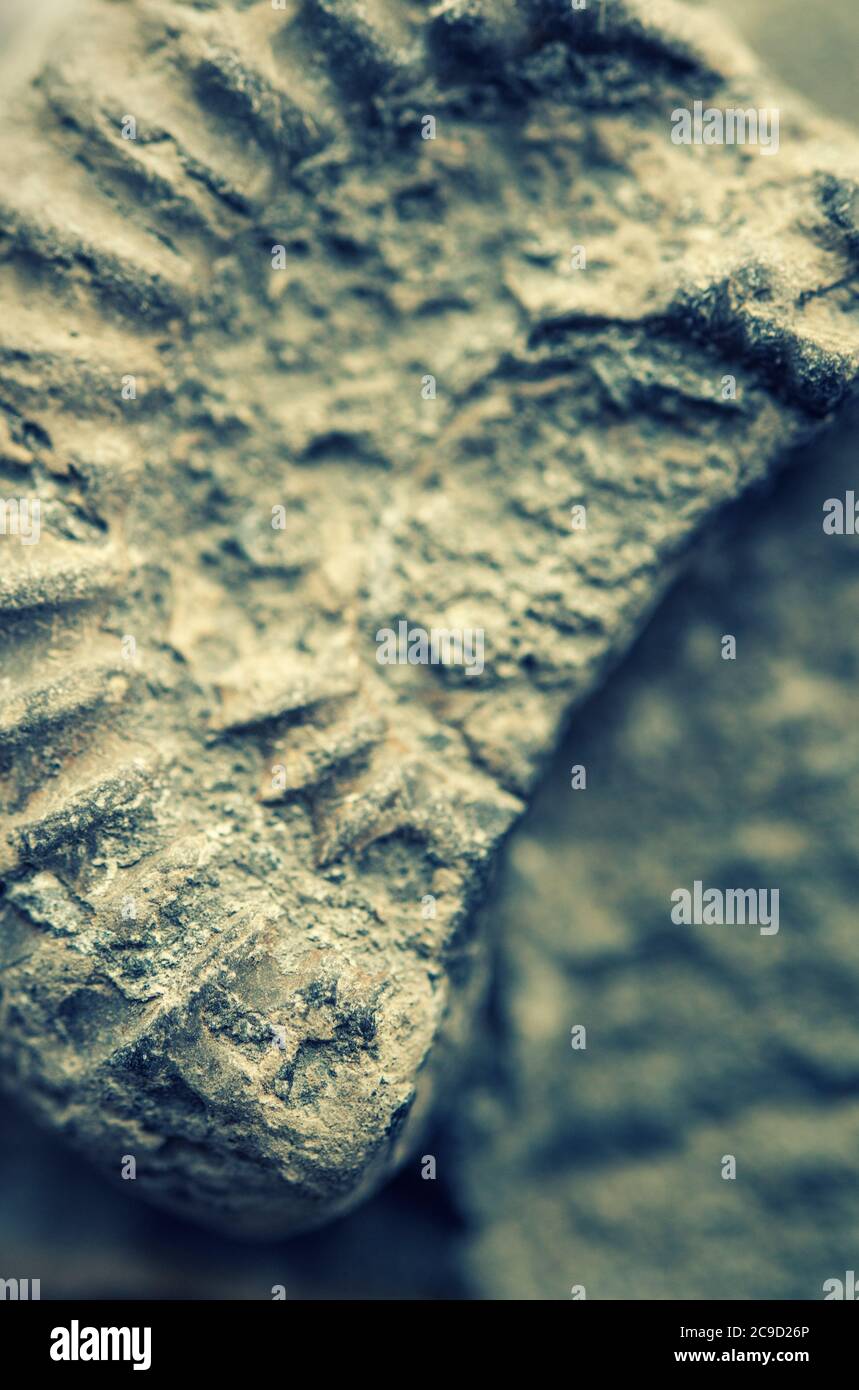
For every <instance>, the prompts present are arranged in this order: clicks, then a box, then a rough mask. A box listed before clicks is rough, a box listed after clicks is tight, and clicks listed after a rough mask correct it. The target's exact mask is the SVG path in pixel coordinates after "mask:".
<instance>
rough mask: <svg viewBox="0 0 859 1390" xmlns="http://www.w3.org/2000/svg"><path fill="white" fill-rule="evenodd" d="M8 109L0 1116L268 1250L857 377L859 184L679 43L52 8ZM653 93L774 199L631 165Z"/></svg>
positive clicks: (339, 1176)
mask: <svg viewBox="0 0 859 1390" xmlns="http://www.w3.org/2000/svg"><path fill="white" fill-rule="evenodd" d="M93 32H97V33H98V36H99V43H98V54H99V55H103V54H105V53H109V54H110V55H111V61H110V63H105V62H103V61H102V59H101V58H100V57H98V56H97V55H96V53H95V50H94V46H93V44H92V41H91V35H92V33H93ZM35 71H36V77H35V79H34V81H33V83H32V84H31V85H21V86H19V87H18V89H17V90H15V91H14V92H13V93H10V97H9V99H7V101H6V102H5V109H4V113H3V116H2V132H0V133H2V135H3V151H4V153H3V156H2V161H3V164H2V175H3V189H4V191H3V193H2V195H0V256H2V260H0V288H2V291H3V296H4V302H5V303H6V304H7V306H8V307H7V309H6V311H5V313H4V318H3V322H2V325H0V401H2V405H3V413H4V416H5V418H6V434H5V438H6V439H7V444H6V446H5V453H4V459H5V460H8V463H7V462H3V464H2V467H3V469H4V470H5V469H6V468H7V467H11V470H12V471H11V472H10V473H8V474H7V473H6V472H5V471H4V472H3V473H2V474H0V478H2V485H3V495H4V496H6V497H10V496H18V495H25V494H26V495H38V496H39V497H40V498H41V499H42V536H41V539H40V541H39V544H38V545H37V546H33V547H28V548H24V547H21V546H19V545H18V542H17V538H15V537H10V536H6V537H4V538H2V542H0V543H2V546H3V576H2V580H0V602H2V605H3V613H2V616H3V639H2V640H3V666H2V682H3V685H2V689H1V690H0V696H2V700H3V709H2V712H0V729H2V731H3V739H2V742H0V759H2V763H0V768H2V775H3V793H4V800H5V807H6V815H7V821H6V823H5V825H4V829H3V840H2V849H0V868H2V872H3V874H4V876H5V879H6V884H7V887H6V894H5V898H4V906H3V914H4V922H3V949H4V953H5V959H4V961H3V964H2V967H0V968H2V970H3V1005H2V1007H3V1040H2V1049H3V1053H2V1062H3V1073H4V1078H5V1084H6V1085H7V1086H9V1087H10V1088H11V1089H13V1090H15V1091H16V1092H18V1093H19V1094H20V1095H22V1096H23V1097H24V1098H25V1100H26V1101H27V1103H28V1104H29V1105H30V1107H31V1108H32V1109H33V1110H34V1111H35V1112H36V1113H37V1114H38V1115H39V1116H41V1117H42V1118H43V1119H45V1120H46V1121H47V1122H48V1123H49V1124H51V1125H52V1126H54V1127H55V1128H56V1129H58V1130H59V1131H60V1132H61V1133H63V1134H64V1135H65V1136H67V1137H68V1138H69V1139H70V1140H71V1141H72V1142H74V1143H75V1144H77V1145H78V1146H80V1147H81V1148H82V1149H83V1150H85V1151H86V1152H88V1153H89V1154H91V1155H92V1156H93V1157H94V1158H95V1159H96V1160H97V1161H98V1162H99V1163H101V1164H102V1166H103V1167H104V1168H105V1169H107V1170H108V1171H114V1172H116V1171H117V1170H118V1167H119V1162H120V1157H121V1155H122V1154H125V1153H129V1152H130V1153H133V1154H135V1156H136V1157H137V1160H138V1179H137V1189H138V1190H140V1191H142V1192H143V1193H144V1194H145V1195H146V1196H148V1197H149V1198H151V1199H152V1200H155V1201H159V1202H161V1203H163V1204H165V1205H167V1206H170V1207H173V1208H174V1209H177V1210H179V1211H181V1212H183V1213H185V1214H188V1215H191V1216H195V1217H197V1218H199V1219H202V1220H206V1221H209V1222H211V1223H213V1224H217V1225H220V1226H223V1227H224V1228H226V1229H228V1230H230V1231H247V1232H249V1233H258V1234H271V1233H273V1232H275V1231H277V1230H285V1231H291V1230H296V1229H299V1228H301V1227H303V1226H308V1225H312V1224H314V1223H317V1222H319V1221H321V1220H324V1219H326V1218H328V1217H330V1216H331V1215H333V1214H335V1213H336V1212H338V1211H340V1210H342V1209H344V1208H345V1207H346V1206H348V1205H349V1204H351V1203H353V1202H355V1201H356V1200H358V1199H359V1198H360V1197H361V1196H362V1195H363V1194H365V1193H366V1192H368V1191H369V1190H370V1189H371V1188H372V1187H373V1185H374V1184H375V1183H377V1182H378V1181H379V1180H380V1179H381V1178H382V1177H383V1176H384V1175H385V1174H386V1173H387V1172H389V1171H390V1170H391V1168H392V1166H393V1165H395V1164H396V1163H397V1161H398V1160H399V1159H400V1157H401V1156H402V1155H403V1153H405V1152H406V1150H407V1148H408V1146H409V1145H410V1144H411V1143H413V1142H414V1141H415V1139H416V1137H417V1136H418V1135H419V1133H420V1131H421V1127H422V1125H423V1123H424V1121H425V1118H426V1115H427V1113H428V1111H429V1108H430V1106H431V1104H432V1099H433V1093H434V1090H436V1089H437V1088H438V1087H439V1086H440V1085H441V1086H443V1085H444V1084H445V1082H446V1080H447V1079H448V1078H449V1076H450V1074H451V1067H452V1066H453V1065H455V1059H456V1057H457V1054H458V1053H459V1052H460V1050H461V1047H462V1043H463V1039H464V1036H465V1035H466V1033H467V1028H468V1020H469V1017H470V1014H471V1013H472V1011H473V1008H474V1003H475V1000H476V998H477V997H478V995H479V992H480V989H481V985H482V980H483V974H484V962H485V949H484V944H483V941H482V929H481V925H480V920H479V919H480V914H479V911H478V909H479V907H480V905H481V902H482V900H483V895H484V893H485V889H486V885H487V882H488V878H489V874H490V872H491V869H492V865H493V863H494V860H495V858H496V855H497V850H498V846H499V844H500V843H501V841H502V839H503V837H504V835H505V834H506V832H507V831H508V829H509V828H510V826H511V825H512V823H513V822H514V820H515V819H516V817H517V816H518V815H519V814H520V812H521V811H522V809H523V806H524V802H525V798H526V797H527V796H528V794H529V792H530V790H531V788H532V787H533V784H534V781H535V778H536V776H537V773H538V771H539V769H540V766H541V763H542V761H543V759H544V758H545V756H546V754H547V752H548V751H549V750H550V749H551V747H552V746H553V744H554V741H555V739H556V737H557V733H558V730H559V728H560V725H561V723H562V721H563V719H564V717H565V715H566V713H567V711H568V710H569V709H570V707H571V705H572V704H573V703H574V702H575V701H577V700H580V699H581V698H582V697H583V696H584V695H585V694H586V693H588V692H589V691H590V690H591V689H593V687H594V686H595V684H596V683H597V682H598V680H599V678H600V677H601V675H602V674H603V673H604V671H605V670H606V669H607V668H608V666H609V665H610V664H611V663H612V662H613V661H614V660H616V658H617V656H618V654H619V653H620V651H621V650H622V649H623V647H624V646H625V645H626V644H627V643H628V642H629V640H630V639H631V637H632V635H633V634H634V633H635V631H636V630H637V628H638V627H639V625H640V624H641V622H642V620H643V618H644V617H645V616H646V614H647V613H648V612H649V610H650V608H651V606H652V605H653V603H654V602H655V601H656V599H657V598H658V596H659V595H660V593H661V592H662V591H663V590H664V588H665V586H666V584H667V583H668V582H669V580H670V579H671V577H672V576H673V574H674V573H675V572H676V568H677V564H678V562H679V560H680V559H681V558H682V556H683V553H684V550H685V549H686V547H687V546H688V543H689V540H690V537H691V536H692V535H693V534H694V532H695V530H696V528H698V527H699V526H700V525H701V524H702V523H704V522H706V521H708V520H709V518H710V517H711V516H712V515H713V513H714V512H715V510H716V509H717V508H718V507H719V506H720V505H722V504H723V503H725V502H726V501H728V500H730V499H732V498H733V497H735V496H737V495H738V494H739V493H740V492H741V491H742V490H743V489H744V488H746V487H747V486H748V485H749V484H751V483H754V482H756V481H758V480H760V479H761V478H763V477H764V476H765V474H766V472H767V470H768V469H769V468H770V467H771V465H772V464H773V463H774V462H775V461H776V460H777V459H778V458H779V457H780V456H781V454H782V453H783V451H784V449H785V448H786V446H787V445H788V444H789V443H791V442H792V441H795V440H796V439H797V438H801V437H803V436H804V435H806V434H807V433H809V432H811V431H812V430H813V429H815V428H817V427H818V426H819V424H820V423H821V421H823V420H824V419H826V418H827V416H828V415H829V414H830V413H831V412H832V410H834V408H835V407H836V406H837V405H838V404H839V402H840V401H841V400H842V398H843V397H844V396H845V395H846V394H847V392H848V391H849V390H850V388H851V387H852V386H853V384H854V382H855V377H856V371H857V362H859V357H857V349H859V331H857V320H856V315H855V310H854V309H853V302H852V293H851V290H850V285H851V281H852V278H853V275H854V266H855V263H856V251H857V244H859V243H857V228H856V225H855V220H854V219H855V212H854V208H855V197H854V195H855V191H856V188H857V187H859V183H857V170H859V161H858V160H857V149H856V147H855V144H854V143H853V142H851V141H850V139H849V138H848V137H846V136H843V135H841V134H839V132H838V131H836V130H834V129H833V128H831V127H829V126H828V125H825V124H824V123H822V122H820V121H819V120H817V118H815V117H813V116H811V115H809V114H808V113H807V112H806V111H805V109H804V108H803V106H802V104H801V103H800V102H799V101H795V100H793V99H787V98H786V99H782V98H780V97H778V96H777V94H774V93H772V92H771V91H770V89H769V87H768V86H767V83H766V81H765V79H764V78H763V77H762V76H761V74H760V73H759V71H758V70H757V68H756V67H755V65H754V64H753V62H752V60H751V59H750V58H749V56H748V55H747V54H746V53H745V51H744V50H743V49H741V48H740V47H739V46H737V45H735V44H734V43H733V41H732V40H730V39H729V38H727V37H725V36H724V35H723V34H722V33H721V31H720V30H718V29H716V28H714V27H712V26H711V24H710V23H709V22H708V21H706V20H704V19H702V18H700V17H697V16H695V15H694V14H692V13H691V12H688V11H687V10H686V9H685V8H684V7H682V6H672V5H658V6H657V5H645V4H612V5H608V6H606V7H603V8H602V9H601V10H600V11H597V10H595V9H592V10H590V11H583V12H572V11H571V10H570V7H569V6H568V5H566V4H562V3H560V0H558V3H551V2H550V0H539V3H526V4H522V5H496V4H486V5H483V4H480V3H475V4H470V3H466V4H460V3H454V4H449V5H443V6H441V7H436V8H433V9H429V8H424V7H422V6H418V5H407V4H397V3H390V4H373V5H367V6H363V5H358V4H350V3H342V4H337V5H335V4H329V3H327V0H315V3H314V2H312V0H311V2H309V3H304V4H300V3H296V4H295V5H293V6H292V7H291V8H290V9H289V10H288V12H286V13H281V12H277V11H273V10H272V8H271V6H270V5H269V4H268V3H260V4H256V5H250V6H247V5H243V6H238V7H232V6H226V5H212V6H207V7H203V8H198V7H193V6H185V5H173V6H168V7H165V6H163V5H160V4H157V3H155V2H154V0H152V3H149V0H140V2H139V3H134V4H123V5H116V4H109V3H106V0H89V2H88V3H85V4H82V5H81V6H80V8H79V10H78V12H77V13H76V15H75V17H74V24H73V26H72V27H71V28H70V29H69V30H68V31H67V32H66V33H65V34H64V35H63V36H62V39H57V40H56V41H55V42H54V43H53V44H52V45H51V56H50V59H49V60H47V61H45V62H43V63H42V64H41V65H40V66H37V68H36V70H35ZM13 98H14V99H13ZM693 99H703V100H705V101H707V102H715V103H718V104H719V105H729V104H730V105H738V106H740V105H741V106H744V107H746V106H750V105H754V106H758V107H760V106H765V105H773V104H775V103H776V102H777V103H778V104H779V105H780V106H781V111H782V121H781V148H780V151H779V155H778V157H777V158H765V157H763V156H762V155H761V154H760V152H759V151H757V150H749V149H737V148H725V149H712V148H697V147H693V148H683V147H678V146H675V145H673V144H672V143H671V142H670V139H669V114H670V112H671V110H672V109H673V108H674V107H675V106H676V105H678V104H684V105H685V104H689V103H691V101H692V100H693ZM426 114H432V115H434V116H435V118H436V121H437V138H436V139H435V140H423V139H421V124H422V118H423V116H424V115H426ZM128 115H131V116H133V117H134V118H135V121H136V123H137V130H136V139H134V140H125V139H123V138H122V135H121V129H122V124H123V122H124V121H125V118H126V116H128ZM573 245H584V246H585V248H586V251H587V256H588V265H587V269H586V270H584V271H574V270H572V269H570V252H571V248H572V246H573ZM275 246H281V247H283V249H284V256H285V269H284V270H275V269H273V268H272V265H273V261H272V248H273V247H275ZM427 374H431V375H432V376H434V377H435V379H436V384H437V396H436V398H434V399H425V398H424V395H423V394H422V389H421V388H422V382H423V379H424V377H425V376H426V375H427ZM726 375H732V376H735V377H736V380H737V384H738V394H737V399H736V400H723V399H722V391H721V384H722V379H723V377H724V376H726ZM131 376H133V377H134V378H135V384H136V391H137V394H136V397H135V398H134V399H123V397H122V385H123V381H124V379H127V378H128V377H131ZM577 505H585V506H586V507H587V517H588V525H587V529H586V530H585V531H581V530H578V531H577V530H573V529H572V527H571V525H570V516H571V508H572V507H574V506H577ZM278 507H282V508H284V517H285V525H284V527H283V529H282V530H276V531H273V529H272V526H271V519H272V509H273V508H278ZM401 619H406V620H408V621H409V622H410V623H411V624H413V625H420V626H423V627H426V628H433V627H444V628H447V629H458V628H471V629H482V630H484V631H485V634H486V651H487V661H486V669H485V671H484V672H483V674H482V675H481V676H479V677H478V678H475V679H469V678H468V677H467V676H465V675H464V673H463V672H462V670H461V669H458V668H457V667H455V666H446V667H440V666H439V667H424V666H397V667H381V666H379V665H378V664H377V663H376V660H375V655H376V643H375V634H376V632H377V630H379V629H380V628H382V627H386V626H390V627H396V625H397V623H398V621H399V620H401ZM129 638H133V639H134V640H133V644H130V643H129V640H128V639H129ZM96 665H97V667H98V669H99V670H102V671H103V672H104V676H103V683H102V684H99V683H98V682H94V681H93V679H92V671H93V669H94V667H95V666H96ZM78 673H79V674H78ZM279 767H282V768H283V769H285V772H284V777H283V780H282V784H281V783H278V782H276V781H275V780H273V779H274V771H273V770H274V769H275V768H279ZM261 788H262V790H261ZM273 791H277V792H278V793H279V795H278V796H276V797H273V796H272V794H271V793H272V792H273ZM425 900H431V901H432V903H433V905H434V907H435V915H434V916H433V915H427V912H426V911H425V906H424V905H425Z"/></svg>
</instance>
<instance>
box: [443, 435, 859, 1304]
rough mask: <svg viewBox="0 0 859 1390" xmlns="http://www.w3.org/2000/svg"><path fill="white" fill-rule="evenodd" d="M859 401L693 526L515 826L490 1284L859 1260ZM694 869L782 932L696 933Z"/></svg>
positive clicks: (599, 1285) (484, 1123)
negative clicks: (680, 915) (774, 919)
mask: <svg viewBox="0 0 859 1390" xmlns="http://www.w3.org/2000/svg"><path fill="white" fill-rule="evenodd" d="M857 419H859V414H857V411H856V409H855V407H854V409H853V410H852V413H851V417H850V418H849V419H847V420H845V421H844V423H843V426H839V427H838V429H837V431H834V432H833V434H832V436H831V437H830V438H829V439H828V440H827V441H826V445H825V448H822V449H821V448H819V447H815V448H814V449H809V450H807V451H806V452H804V453H803V455H802V456H801V458H800V459H798V460H797V464H798V466H797V469H796V471H795V472H794V473H793V474H792V475H791V476H789V477H787V478H786V479H785V484H784V486H783V487H780V489H779V492H778V493H777V495H776V497H775V498H774V499H772V502H771V501H770V499H767V501H766V504H764V503H763V502H761V501H758V502H757V503H756V504H755V505H753V506H750V505H747V506H746V507H744V508H742V509H739V511H738V514H737V515H735V516H734V517H733V518H732V525H731V527H730V528H729V529H726V528H724V527H720V528H719V529H718V531H717V533H716V534H715V535H714V536H713V537H711V538H710V540H709V542H702V543H700V544H699V545H698V546H697V547H696V550H697V554H696V557H695V563H694V565H693V567H692V570H691V572H689V573H687V574H686V575H685V576H684V579H683V582H682V583H681V584H680V585H678V586H677V589H676V591H675V592H674V593H673V594H672V595H671V596H670V597H669V598H668V599H667V601H666V603H665V604H664V605H663V607H662V609H661V611H660V612H659V614H658V615H657V616H656V617H655V618H654V620H653V623H652V625H651V626H650V627H649V628H648V630H647V632H646V633H645V634H644V636H643V637H642V638H641V641H640V643H639V644H638V647H637V649H636V651H635V652H634V654H633V655H632V656H631V657H630V658H629V659H628V660H627V662H626V663H625V664H624V666H623V667H622V669H620V670H619V671H618V672H617V674H616V675H615V677H614V678H613V679H612V681H610V682H609V683H608V685H607V686H606V688H605V689H604V690H602V691H601V692H600V694H599V696H598V698H597V699H595V700H594V701H592V702H591V703H590V704H589V705H588V706H587V708H586V709H584V710H582V711H581V713H580V715H579V717H578V718H577V719H576V721H575V726H574V729H573V730H572V731H571V734H570V737H569V738H568V740H567V742H566V745H565V748H564V750H563V751H564V756H563V759H562V758H561V757H559V758H558V760H557V768H556V771H555V773H554V774H553V776H552V777H551V779H550V780H549V782H548V783H547V784H546V786H545V787H544V788H543V789H542V790H541V793H540V796H539V797H538V798H537V801H536V804H535V805H534V808H533V812H532V815H531V817H530V818H529V824H528V827H527V830H524V829H523V832H522V833H521V834H520V835H519V836H518V837H517V839H516V842H515V846H514V852H513V853H512V854H511V856H510V860H509V862H508V866H507V871H506V873H505V875H504V877H503V878H502V880H501V881H500V882H499V885H498V889H499V898H500V904H501V906H500V909H499V912H498V916H497V921H496V926H497V937H498V951H499V969H498V972H497V979H498V988H497V991H496V995H495V999H494V1009H493V1011H492V1026H491V1029H490V1032H489V1035H488V1039H487V1055H486V1068H485V1072H484V1076H483V1081H482V1084H481V1085H479V1086H478V1087H476V1088H475V1090H474V1091H473V1092H471V1093H470V1094H468V1095H467V1097H465V1098H464V1100H463V1104H462V1107H461V1117H460V1131H459V1137H458V1142H457V1150H456V1156H455V1158H454V1156H453V1155H452V1154H449V1155H448V1157H447V1161H446V1169H447V1171H448V1172H449V1173H450V1174H451V1175H452V1177H453V1180H454V1182H455V1184H456V1186H457V1189H458V1194H459V1200H460V1202H461V1204H462V1208H463V1211H464V1214H465V1215H466V1216H467V1217H468V1224H469V1227H470V1229H471V1231H472V1232H473V1238H472V1239H471V1240H470V1248H469V1253H468V1258H467V1261H466V1263H465V1268H467V1269H468V1270H469V1274H470V1278H471V1279H472V1280H473V1284H474V1288H475V1290H476V1291H477V1292H478V1295H479V1296H482V1297H484V1298H490V1299H495V1298H526V1299H540V1300H544V1299H558V1298H569V1297H570V1290H571V1289H572V1287H573V1286H574V1285H584V1287H585V1289H586V1291H587V1297H588V1298H589V1299H603V1298H610V1299H646V1298H660V1299H671V1300H684V1299H691V1300H696V1301H697V1300H702V1299H703V1300H706V1299H740V1300H747V1299H773V1298H775V1299H812V1300H815V1299H817V1300H819V1299H821V1298H823V1297H824V1283H825V1281H826V1280H828V1279H833V1278H837V1279H844V1277H845V1271H846V1270H849V1269H853V1268H855V1251H856V1249H857V1245H859V1193H857V1186H856V1155H857V1152H859V1043H857V1036H856V1015H857V1011H859V939H857V933H856V910H855V884H856V881H857V871H859V863H857V848H856V847H857V844H859V800H857V794H856V787H857V769H859V733H857V727H856V717H855V684H856V665H857V662H856V641H855V628H854V624H853V622H852V619H851V616H850V615H851V614H852V612H853V611H854V608H855V599H856V584H857V581H856V545H857V538H856V536H849V535H843V536H837V535H827V534H825V533H824V531H823V527H822V522H823V517H824V511H823V504H824V502H825V501H826V499H827V498H830V497H842V498H843V497H844V495H845V492H846V490H847V489H849V488H851V487H853V485H854V484H855V451H854V440H855V437H856V424H857ZM726 632H727V633H731V634H733V635H734V636H735V637H736V639H737V658H736V660H735V661H723V660H722V659H721V635H722V633H726ZM574 761H575V762H582V763H584V764H586V766H587V769H588V785H587V789H586V790H585V791H572V790H571V789H570V786H569V778H568V775H566V776H565V775H564V774H566V773H567V769H568V768H569V766H570V764H571V763H572V762H574ZM695 879H699V880H701V881H702V882H703V883H704V884H706V885H707V886H714V887H719V888H728V887H744V888H751V887H755V888H765V889H767V890H772V889H776V890H778V892H779V895H780V902H779V930H778V933H777V934H776V935H773V936H769V937H765V936H761V935H760V934H759V932H758V930H757V929H756V928H755V927H753V926H745V925H728V924H725V925H717V924H713V925H700V926H692V925H689V926H683V925H675V924H674V923H673V922H672V921H671V917H670V910H671V893H672V891H673V890H674V889H675V888H677V887H680V886H687V887H688V886H689V885H691V883H692V882H693V881H694V880H695ZM577 1025H583V1026H584V1027H585V1028H586V1030H587V1033H586V1042H587V1046H586V1048H584V1049H581V1048H579V1049H578V1050H574V1049H573V1048H572V1047H571V1029H572V1028H573V1027H575V1026H577ZM725 1155H733V1157H734V1158H735V1160H736V1179H735V1180H731V1179H725V1178H723V1176H722V1167H723V1165H722V1160H723V1157H724V1156H725Z"/></svg>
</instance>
